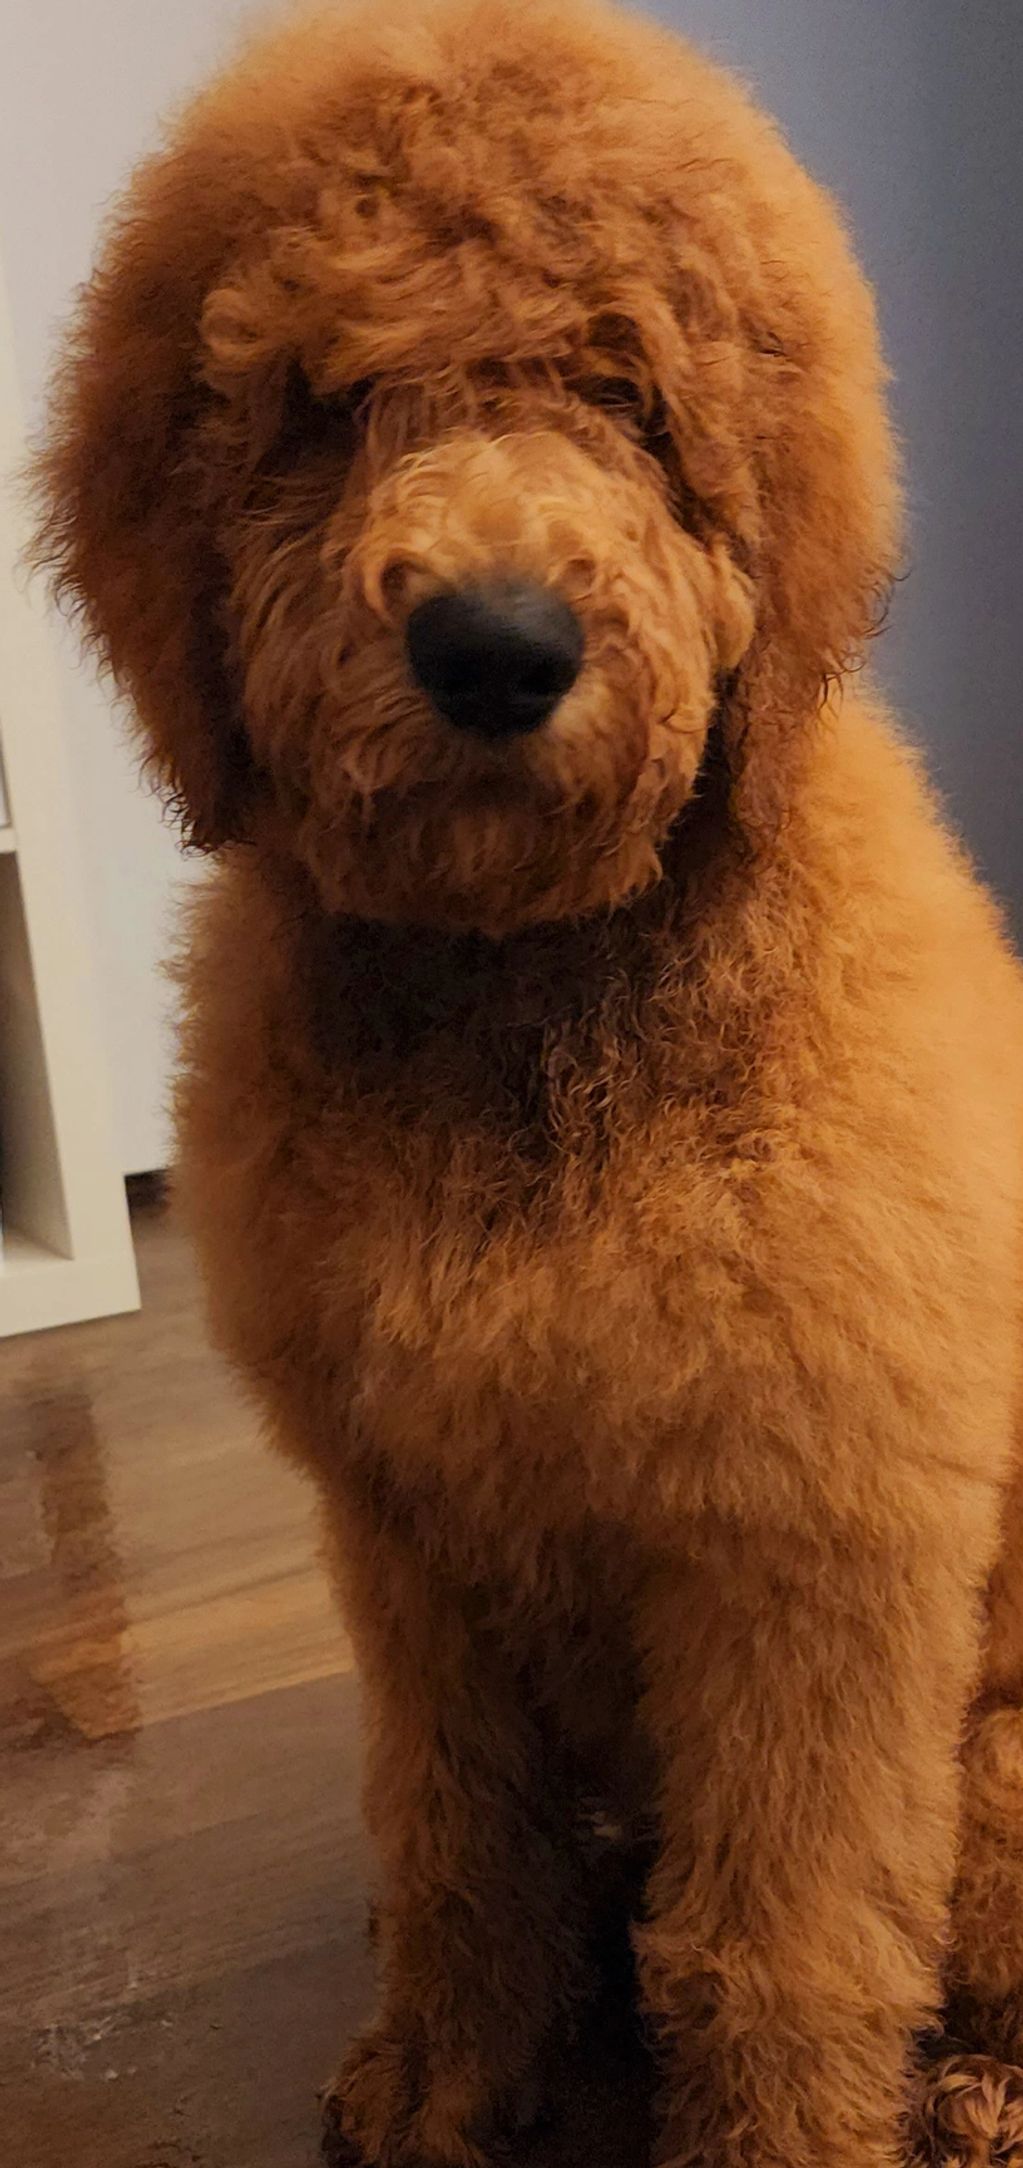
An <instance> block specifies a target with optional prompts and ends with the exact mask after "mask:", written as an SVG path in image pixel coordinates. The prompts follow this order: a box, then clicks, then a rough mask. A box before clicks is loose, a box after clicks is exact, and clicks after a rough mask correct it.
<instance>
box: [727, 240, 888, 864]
mask: <svg viewBox="0 0 1023 2168" xmlns="http://www.w3.org/2000/svg"><path fill="white" fill-rule="evenodd" d="M839 271H842V272H844V273H845V275H846V279H847V281H848V284H847V288H846V294H845V305H844V307H840V305H839V302H838V300H837V298H836V296H835V294H834V291H832V294H831V295H830V296H829V300H830V304H831V306H830V309H829V310H828V311H827V312H826V314H827V328H826V330H825V328H824V327H823V326H821V327H817V326H815V327H814V329H813V332H812V335H808V336H807V337H806V338H805V340H804V341H801V342H800V346H799V348H798V349H797V351H796V352H795V353H793V354H792V355H788V354H785V353H782V352H778V351H777V350H776V349H775V348H774V347H773V346H769V347H768V348H767V350H766V351H765V352H763V353H759V352H758V353H757V354H756V356H755V357H754V368H753V372H752V379H753V389H752V396H753V398H754V399H755V400H756V401H757V402H758V408H757V410H758V411H759V413H760V416H761V427H760V430H759V432H758V441H757V442H756V445H755V448H754V456H753V459H752V462H751V465H752V468H753V477H754V502H755V514H754V518H753V520H752V521H751V528H750V542H749V549H748V554H747V555H746V556H745V557H744V559H743V562H744V563H745V564H746V565H747V566H748V568H749V572H750V577H751V586H752V592H753V595H754V604H755V616H754V631H753V637H752V640H751V642H750V645H749V647H748V649H747V650H746V653H745V654H744V655H743V657H742V659H741V661H740V662H739V665H738V667H737V669H736V671H735V672H734V674H733V676H732V678H731V680H730V683H729V684H728V686H727V688H726V692H725V697H724V699H723V702H722V711H721V730H722V742H723V745H724V750H725V755H726V758H727V762H728V767H729V771H730V775H731V802H732V811H733V815H734V818H735V821H736V823H737V825H738V827H739V829H740V830H741V832H742V834H743V836H744V837H745V838H746V840H747V841H748V842H752V843H754V844H755V843H756V842H757V841H758V840H762V841H766V842H768V843H769V842H770V841H771V839H772V838H773V836H774V835H775V834H776V833H777V830H778V827H779V824H780V822H781V821H782V820H783V818H784V815H785V810H786V807H787V805H788V804H789V802H790V801H791V797H792V793H793V787H794V777H795V774H796V772H797V771H798V764H799V762H800V760H801V758H802V756H803V753H804V750H805V748H806V746H807V744H808V742H809V737H810V730H811V728H812V726H813V724H814V722H815V720H816V719H817V718H819V717H820V716H821V714H822V711H823V710H824V707H825V704H826V702H827V699H828V696H829V693H830V692H831V691H832V690H833V689H834V688H835V687H837V686H839V685H840V684H841V682H842V680H843V678H844V677H845V676H846V674H847V673H848V672H849V671H851V670H853V669H855V668H857V667H858V666H859V664H860V663H861V662H862V659H863V655H864V650H865V647H866V645H867V642H868V641H869V640H870V638H871V636H872V635H873V634H874V633H875V632H877V631H878V629H879V628H880V625H881V624H882V623H883V619H884V614H885V609H886V606H887V601H888V596H889V592H890V588H891V583H892V580H893V578H894V575H895V568H896V561H897V550H898V546H899V531H900V499H899V488H898V473H897V466H898V462H897V457H896V452H895V447H894V443H893V439H892V436H891V432H890V429H889V424H888V418H887V413H886V408H885V400H884V370H883V365H882V362H881V359H880V354H879V349H878V344H877V337H876V332H875V328H874V318H873V308H872V304H871V301H870V297H869V295H868V293H867V291H866V289H865V287H863V286H862V284H861V282H860V280H859V276H858V273H856V272H855V271H854V270H853V268H852V266H851V265H849V264H848V263H847V262H840V263H838V264H836V266H835V273H834V275H833V286H840V285H841V281H840V279H839V277H838V273H839ZM772 380H773V381H772Z"/></svg>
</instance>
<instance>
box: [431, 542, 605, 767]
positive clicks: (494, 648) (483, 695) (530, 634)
mask: <svg viewBox="0 0 1023 2168" xmlns="http://www.w3.org/2000/svg"><path fill="white" fill-rule="evenodd" d="M405 645H406V649H407V653H408V659H409V665H410V667H411V670H412V675H413V677H414V678H415V680H416V683H417V685H419V686H420V687H421V688H422V690H423V692H424V693H426V694H427V695H428V697H429V699H430V700H431V701H432V702H433V705H434V707H435V708H436V709H437V710H438V712H439V713H440V714H441V715H443V716H444V717H445V719H446V721H447V722H449V723H453V724H454V726H455V728H456V729H457V730H468V731H472V732H474V733H475V734H476V735H477V736H479V737H481V738H490V739H501V738H512V737H518V736H520V735H521V734H523V733H524V732H526V731H529V730H538V729H539V728H540V725H541V724H542V723H545V722H546V721H547V719H548V717H549V716H550V715H552V714H553V712H554V709H555V708H556V707H557V705H558V702H559V701H560V700H563V699H564V697H565V694H566V693H567V692H568V690H569V688H570V686H572V685H574V683H575V681H576V678H577V677H578V675H579V671H580V669H581V667H582V660H583V649H584V645H585V642H584V637H583V629H582V626H581V625H580V623H579V620H578V618H577V617H576V615H575V612H574V611H573V610H570V609H569V606H568V604H567V602H564V601H562V599H561V596H560V595H556V594H554V593H553V592H552V590H551V589H550V588H547V587H542V586H541V585H540V584H539V582H534V581H529V580H522V581H515V582H514V583H512V582H507V583H503V584H496V583H495V584H494V585H488V586H473V587H461V588H456V589H448V590H446V591H444V592H443V593H441V594H437V595H430V596H428V597H427V599H426V601H425V602H420V603H418V604H417V606H416V608H415V609H414V610H413V611H412V613H411V616H410V617H409V620H408V624H407V626H406V628H405Z"/></svg>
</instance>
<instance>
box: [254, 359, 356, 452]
mask: <svg viewBox="0 0 1023 2168" xmlns="http://www.w3.org/2000/svg"><path fill="white" fill-rule="evenodd" d="M365 389H366V387H363V386H358V385H357V386H356V387H355V389H354V390H353V391H351V392H344V393H342V392H331V393H328V394H326V395H322V394H320V393H319V392H317V391H315V390H314V388H313V386H312V385H311V384H310V382H309V378H308V377H307V375H306V373H305V370H304V369H303V368H301V367H300V365H299V363H298V362H292V363H291V364H290V366H289V369H288V373H287V376H286V377H285V380H284V389H283V392H282V396H281V413H280V423H279V426H278V429H277V433H276V443H275V454H276V457H277V459H278V460H283V461H285V462H287V461H289V460H293V459H301V458H303V457H304V456H305V455H306V454H307V453H310V452H318V451H325V450H331V451H334V450H336V451H339V452H348V451H350V449H351V448H352V446H353V444H354V439H355V417H356V412H357V409H358V405H359V403H360V397H361V396H365Z"/></svg>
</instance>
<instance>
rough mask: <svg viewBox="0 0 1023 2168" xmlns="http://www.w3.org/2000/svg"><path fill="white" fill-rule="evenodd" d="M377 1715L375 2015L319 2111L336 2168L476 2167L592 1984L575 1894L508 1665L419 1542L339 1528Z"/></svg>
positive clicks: (364, 1525)
mask: <svg viewBox="0 0 1023 2168" xmlns="http://www.w3.org/2000/svg"><path fill="white" fill-rule="evenodd" d="M346 1522H347V1523H348V1525H347V1526H346V1529H345V1534H344V1539H343V1544H342V1549H343V1552H344V1554H345V1563H344V1567H343V1574H342V1578H343V1581H344V1583H345V1587H346V1596H347V1602H346V1608H347V1611H348V1616H349V1621H350V1625H351V1629H352V1632H353V1637H354V1640H355V1644H356V1654H357V1658H358V1661H359V1667H360V1671H361V1675H362V1683H363V1688H364V1693H365V1697H366V1709H367V1726H366V1730H367V1754H368V1760H367V1774H366V1792H365V1805H366V1815H367V1820H368V1824H369V1828H370V1833H371V1836H372V1838H373V1841H374V1844H375V1847H376V1852H377V1857H378V1862H379V1869H380V1878H381V1889H380V1911H379V1921H380V1954H381V1964H382V1999H381V2008H380V2011H379V2015H378V2017H377V2020H376V2022H375V2023H374V2024H373V2026H372V2027H371V2028H370V2030H369V2031H368V2032H367V2033H366V2034H365V2035H364V2036H363V2037H362V2038H361V2039H360V2040H358V2041H357V2042H356V2044H355V2047H354V2049H353V2050H352V2052H351V2053H350V2055H349V2057H348V2059H347V2061H346V2063H345V2065H344V2067H343V2068H342V2071H341V2074H340V2076H339V2078H338V2081H337V2083H336V2085H335V2087H334V2088H333V2090H332V2092H331V2094H330V2096H329V2099H328V2103H327V2109H326V2126H327V2137H326V2150H327V2152H328V2156H329V2157H335V2156H336V2157H337V2158H338V2159H340V2160H344V2161H346V2162H350V2161H351V2160H352V2159H353V2157H355V2156H357V2157H358V2159H359V2160H361V2161H365V2162H370V2163H374V2164H377V2163H383V2164H393V2168H403V2164H406V2163H412V2162H415V2163H416V2164H417V2168H422V2164H423V2163H424V2162H432V2163H438V2164H440V2163H456V2164H460V2168H469V2164H472V2163H477V2162H479V2160H480V2158H481V2156H482V2155H483V2154H484V2153H485V2151H486V2144H487V2138H488V2135H489V2133H490V2131H491V2130H499V2129H500V2127H501V2124H502V2122H503V2121H507V2122H509V2123H514V2122H516V2121H521V2120H522V2119H523V2117H524V2116H525V2115H526V2113H527V2110H526V2106H525V2104H526V2102H527V2101H528V2100H529V2098H530V2096H531V2095H532V2094H534V2093H535V2088H536V2068H537V2062H538V2058H539V2055H540V2053H541V2050H542V2048H543V2045H544V2042H545V2039H546V2037H547V2035H548V2034H549V2033H550V2032H551V2030H552V2029H553V2028H555V2027H556V2026H557V2025H558V2024H559V2022H560V2021H561V2020H562V2019H563V2017H564V2015H565V2013H566V2011H567V2008H568V2006H569V2005H570V2003H571V2002H572V2001H574V1999H575V1997H576V1995H577V1994H578V1993H579V1992H580V1991H581V1987H582V1982H583V1963H584V1960H583V1941H584V1936H583V1931H582V1916H583V1902H582V1901H583V1890H582V1886H581V1879H582V1878H581V1868H580V1862H579V1859H578V1856H577V1853H576V1850H575V1847H574V1845H573V1844H572V1842H571V1827H570V1817H568V1816H566V1826H565V1828H564V1830H562V1828H561V1826H560V1822H559V1820H558V1814H557V1803H556V1802H555V1801H552V1800H549V1799H548V1797H547V1794H546V1790H545V1756H544V1753H543V1748H542V1741H541V1739H540V1737H539V1735H538V1733H537V1731H536V1729H535V1726H534V1724H533V1722H532V1720H531V1717H530V1713H529V1709H528V1706H527V1704H526V1701H525V1698H524V1695H523V1692H522V1690H521V1686H520V1682H519V1680H518V1679H517V1677H516V1671H515V1665H514V1660H513V1658H512V1657H511V1656H510V1654H509V1652H508V1651H507V1650H505V1649H504V1648H503V1647H502V1646H501V1645H500V1644H499V1642H498V1641H497V1640H496V1638H495V1637H494V1636H492V1635H491V1634H490V1633H489V1632H488V1630H487V1628H486V1626H485V1624H484V1623H482V1621H481V1619H480V1617H479V1615H478V1614H479V1613H480V1611H481V1610H482V1609H483V1608H484V1607H483V1606H481V1605H480V1603H479V1601H478V1597H474V1596H473V1594H472V1592H470V1591H468V1590H463V1589H462V1588H461V1587H460V1586H459V1584H458V1582H457V1580H456V1579H455V1578H453V1577H452V1576H451V1575H450V1574H449V1571H448V1569H447V1567H446V1566H444V1565H438V1564H437V1563H436V1562H435V1561H433V1560H431V1559H429V1558H428V1557H426V1556H425V1555H424V1546H423V1544H422V1541H421V1536H420V1537H418V1538H413V1537H412V1536H410V1535H409V1534H408V1533H407V1532H405V1531H399V1530H396V1529H395V1528H394V1527H387V1526H382V1525H380V1524H379V1522H374V1521H373V1520H372V1519H371V1517H370V1516H368V1515H364V1516H361V1517H359V1518H358V1519H357V1520H356V1521H355V1522H354V1523H353V1522H352V1518H351V1516H350V1515H347V1514H346Z"/></svg>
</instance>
